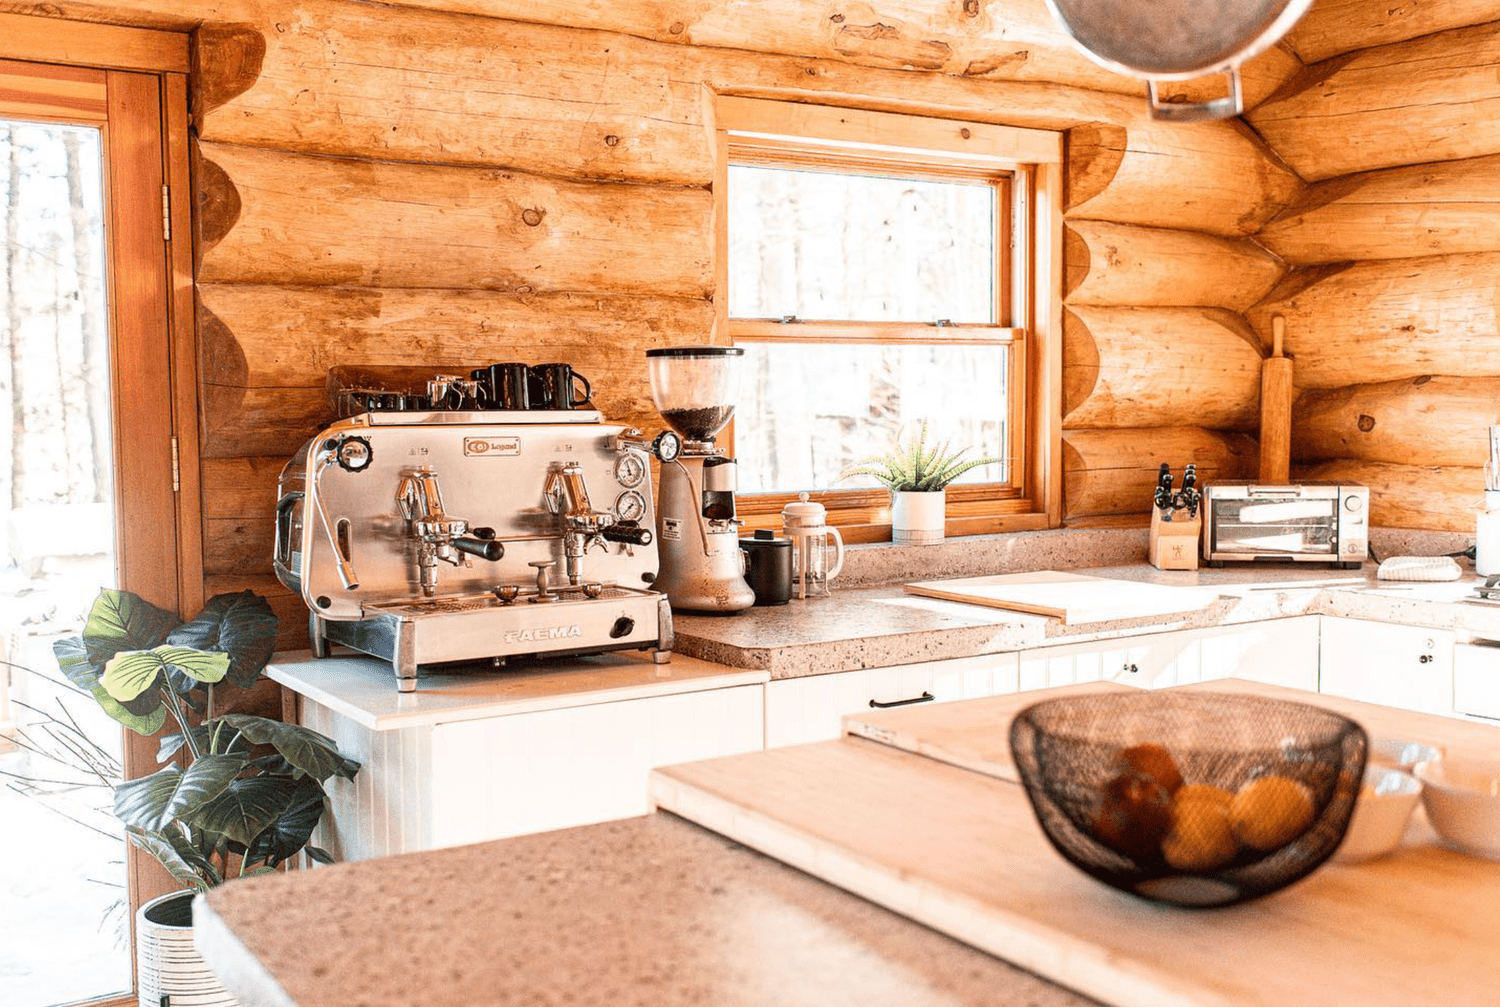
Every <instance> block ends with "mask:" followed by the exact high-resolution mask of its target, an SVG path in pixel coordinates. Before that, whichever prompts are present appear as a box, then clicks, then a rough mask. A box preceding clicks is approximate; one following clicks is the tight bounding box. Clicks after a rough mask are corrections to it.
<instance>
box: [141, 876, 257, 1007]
mask: <svg viewBox="0 0 1500 1007" xmlns="http://www.w3.org/2000/svg"><path fill="white" fill-rule="evenodd" d="M192 906H193V893H192V892H172V893H171V894H170V895H163V896H161V897H160V898H155V899H152V900H151V901H150V902H147V903H146V904H145V905H143V906H141V908H140V911H139V912H137V913H136V914H135V981H136V986H137V988H138V990H139V994H140V999H139V1003H140V1007H239V1001H238V1000H236V999H235V998H234V997H232V996H230V995H229V994H228V993H227V992H226V991H225V989H224V987H223V986H222V985H221V984H220V983H219V980H218V978H217V977H216V976H215V975H214V974H213V973H212V972H211V971H209V968H208V966H207V965H205V964H204V963H203V959H202V958H200V957H199V956H198V949H197V948H195V947H194V946H193V908H192Z"/></svg>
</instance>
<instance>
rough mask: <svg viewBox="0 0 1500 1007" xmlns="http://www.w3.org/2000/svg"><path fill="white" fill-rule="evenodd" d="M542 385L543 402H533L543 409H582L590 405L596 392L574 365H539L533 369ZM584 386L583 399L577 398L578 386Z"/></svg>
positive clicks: (535, 405)
mask: <svg viewBox="0 0 1500 1007" xmlns="http://www.w3.org/2000/svg"><path fill="white" fill-rule="evenodd" d="M531 373H532V374H534V375H536V376H537V378H538V381H539V383H540V385H541V390H542V402H541V403H540V404H538V403H536V402H533V403H532V405H533V407H535V408H541V409H582V408H584V407H585V406H587V405H588V404H589V399H590V398H592V397H593V394H594V390H593V387H592V386H591V385H590V384H589V379H588V378H586V377H584V376H583V375H582V374H578V373H576V372H575V371H574V370H573V365H572V364H537V365H536V366H535V367H533V368H532V369H531ZM580 382H581V383H582V384H583V398H578V396H577V386H578V384H579V383H580Z"/></svg>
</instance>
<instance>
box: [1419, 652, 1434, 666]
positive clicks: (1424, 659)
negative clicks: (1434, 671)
mask: <svg viewBox="0 0 1500 1007" xmlns="http://www.w3.org/2000/svg"><path fill="white" fill-rule="evenodd" d="M1417 660H1418V661H1420V662H1421V663H1423V664H1429V663H1431V661H1432V655H1431V654H1423V655H1422V656H1421V657H1419V658H1417Z"/></svg>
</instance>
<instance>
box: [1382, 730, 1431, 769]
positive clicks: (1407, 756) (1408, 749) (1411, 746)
mask: <svg viewBox="0 0 1500 1007" xmlns="http://www.w3.org/2000/svg"><path fill="white" fill-rule="evenodd" d="M1442 757H1443V750H1442V749H1441V748H1433V747H1432V746H1431V745H1424V744H1422V743H1421V742H1420V741H1407V740H1406V739H1404V738H1376V739H1374V740H1372V741H1371V742H1370V762H1372V763H1375V764H1376V765H1380V766H1395V767H1396V768H1397V769H1406V770H1410V769H1411V767H1412V766H1415V765H1416V764H1417V763H1419V762H1436V761H1437V760H1439V759H1441V758H1442Z"/></svg>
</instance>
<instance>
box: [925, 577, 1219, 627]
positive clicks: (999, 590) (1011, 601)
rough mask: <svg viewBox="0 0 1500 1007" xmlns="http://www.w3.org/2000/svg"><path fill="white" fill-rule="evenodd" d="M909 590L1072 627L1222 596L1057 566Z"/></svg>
mask: <svg viewBox="0 0 1500 1007" xmlns="http://www.w3.org/2000/svg"><path fill="white" fill-rule="evenodd" d="M906 590H907V592H908V593H910V594H919V595H924V596H926V597H929V598H943V599H946V600H948V601H963V602H968V603H970V604H972V605H988V606H990V607H991V608H1004V609H1010V610H1012V611H1016V612H1031V613H1033V614H1036V615H1047V616H1053V617H1055V618H1058V619H1061V620H1062V621H1063V622H1064V623H1065V624H1067V625H1074V624H1077V623H1083V622H1108V621H1110V620H1113V619H1145V618H1150V617H1152V616H1160V615H1173V614H1176V613H1179V612H1196V611H1198V610H1199V609H1203V608H1207V607H1208V606H1209V605H1212V604H1213V603H1214V602H1215V601H1217V600H1218V599H1219V593H1218V592H1217V591H1214V590H1212V589H1210V588H1202V587H1173V586H1170V585H1167V584H1149V583H1145V582H1143V581H1134V580H1111V579H1109V578H1107V577H1089V576H1085V575H1084V574H1078V573H1063V572H1059V571H1057V570H1038V571H1035V572H1032V573H1003V574H995V575H992V576H988V577H960V578H957V579H954V580H925V581H918V582H916V583H913V584H907V585H906Z"/></svg>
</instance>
